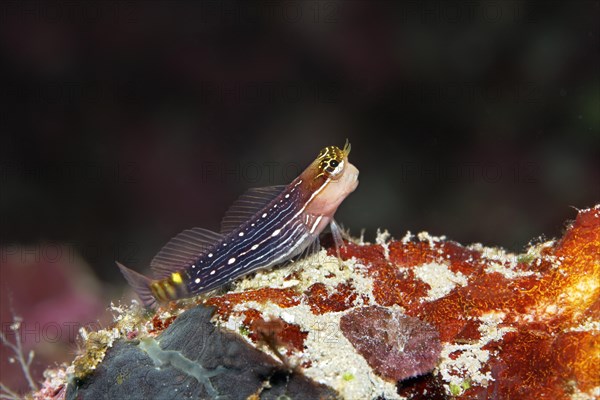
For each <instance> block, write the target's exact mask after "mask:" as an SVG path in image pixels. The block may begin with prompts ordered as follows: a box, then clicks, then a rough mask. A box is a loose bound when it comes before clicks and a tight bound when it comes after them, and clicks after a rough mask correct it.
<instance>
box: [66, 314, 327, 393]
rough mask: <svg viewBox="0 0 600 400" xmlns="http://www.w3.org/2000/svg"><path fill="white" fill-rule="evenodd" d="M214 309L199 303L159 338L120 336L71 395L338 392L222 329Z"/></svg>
mask: <svg viewBox="0 0 600 400" xmlns="http://www.w3.org/2000/svg"><path fill="white" fill-rule="evenodd" d="M212 313H213V309H212V308H208V307H204V306H198V307H195V308H193V309H191V310H188V311H186V312H184V313H183V314H181V315H180V316H179V317H178V318H177V319H176V320H175V322H173V324H171V326H169V328H167V329H166V330H165V331H164V332H163V333H162V334H161V335H160V336H159V337H158V338H157V339H156V340H154V339H152V338H145V339H142V340H141V341H137V342H128V341H122V340H121V341H116V342H115V344H114V345H113V347H112V348H110V349H109V350H108V351H107V353H106V356H105V358H104V360H103V362H102V363H101V364H100V365H98V367H97V368H96V370H95V371H94V372H93V373H92V374H91V375H90V376H88V377H86V378H85V379H84V380H82V381H79V382H73V383H71V384H70V385H69V387H68V389H67V396H66V399H67V400H76V399H77V400H79V399H81V400H85V399H94V400H95V399H111V400H112V399H175V400H179V399H181V400H183V399H223V400H225V399H227V400H237V399H246V398H248V397H249V396H251V395H253V394H257V393H260V398H261V399H278V398H279V399H285V398H286V397H287V398H291V399H295V398H301V399H335V398H337V397H338V396H337V392H335V391H334V390H333V389H331V388H330V387H328V386H325V385H322V384H318V383H316V382H314V381H312V380H311V379H309V378H307V377H306V376H304V375H302V374H301V373H298V372H290V371H288V370H287V369H286V368H285V367H284V366H282V364H281V363H280V362H279V361H276V360H274V359H273V358H272V357H270V356H268V355H267V354H265V353H263V352H261V351H259V350H257V349H255V348H254V347H252V346H250V345H248V344H247V343H246V342H245V341H244V340H243V339H242V338H241V337H239V336H238V335H237V334H234V333H232V332H228V331H224V330H220V329H218V328H217V327H215V326H214V325H213V324H212V323H211V322H210V318H211V316H212ZM265 387H266V388H265ZM261 388H263V389H262V390H261Z"/></svg>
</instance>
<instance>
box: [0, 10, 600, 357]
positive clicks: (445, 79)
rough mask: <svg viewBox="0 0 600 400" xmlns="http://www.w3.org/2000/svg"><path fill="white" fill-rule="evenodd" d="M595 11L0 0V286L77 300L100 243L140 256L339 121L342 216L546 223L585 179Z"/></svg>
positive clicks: (518, 230) (561, 215) (503, 227)
mask: <svg viewBox="0 0 600 400" xmlns="http://www.w3.org/2000/svg"><path fill="white" fill-rule="evenodd" d="M599 20H600V6H599V3H598V2H597V1H571V2H566V1H565V2H556V1H540V2H532V1H482V2H480V1H464V2H459V1H425V2H416V1H412V2H408V3H402V4H396V3H394V2H391V1H389V2H388V1H385V2H367V1H348V2H339V1H285V2H275V1H272V2H271V1H267V2H261V3H251V2H245V1H243V2H230V1H226V2H216V1H210V2H201V3H192V2H166V1H165V2H162V1H158V2H123V3H118V2H112V1H106V2H99V3H95V2H83V3H74V2H64V3H56V2H2V3H1V4H0V65H1V66H0V96H1V100H0V101H1V103H2V106H1V107H0V126H1V130H0V131H1V134H2V142H1V144H0V156H1V158H0V161H1V164H0V167H1V168H0V174H1V175H0V179H1V181H0V185H1V186H0V187H1V192H0V238H1V240H2V249H3V251H2V265H3V267H2V272H3V276H2V279H1V284H2V285H3V289H4V290H3V291H4V293H7V290H6V288H7V287H8V288H9V289H10V292H11V293H12V296H13V298H14V303H15V304H14V306H15V308H16V309H17V312H19V310H21V313H25V314H26V313H27V312H28V311H27V310H35V309H38V308H39V307H40V305H44V304H45V307H46V308H49V309H55V308H57V307H63V306H58V305H55V304H54V305H52V304H53V303H48V301H49V300H48V299H49V298H51V297H52V296H55V292H56V291H59V292H60V293H62V295H63V297H64V296H65V295H64V293H67V292H69V291H75V292H78V293H81V291H85V292H87V294H88V295H90V296H92V297H94V298H96V299H97V300H96V301H95V302H94V301H92V303H93V304H94V306H93V307H92V306H90V308H85V307H84V308H83V309H82V310H79V311H78V312H79V314H77V315H78V317H77V320H78V321H80V320H82V319H85V320H86V321H94V320H95V318H96V317H95V316H94V315H96V314H94V313H95V312H96V311H93V312H92V310H98V309H100V310H101V309H103V308H104V307H105V306H106V305H107V304H108V302H109V300H111V299H112V300H114V299H118V298H119V297H120V295H121V292H120V291H119V288H123V287H124V280H123V279H122V277H121V276H120V275H119V274H118V271H117V268H116V267H115V265H114V260H115V259H118V260H120V261H122V262H123V263H125V264H126V265H129V266H131V267H134V268H136V269H138V270H143V269H144V268H145V267H146V266H147V265H148V263H149V261H150V260H151V258H152V256H153V255H154V254H155V253H156V252H157V251H158V250H159V249H160V247H161V246H162V245H163V244H164V243H165V242H166V241H167V240H168V239H169V238H170V237H172V236H173V235H175V234H177V233H178V232H179V231H181V230H183V229H186V228H189V227H192V226H201V227H205V228H209V229H213V230H217V229H218V226H219V221H220V218H221V217H222V215H223V214H224V212H225V211H226V209H227V207H228V205H229V204H230V203H231V202H232V201H233V200H234V199H235V198H236V197H237V196H239V195H240V194H241V193H242V192H243V191H244V190H245V189H247V188H249V187H254V186H265V185H272V184H283V183H288V182H289V181H291V180H292V179H293V178H294V177H295V176H296V175H297V174H298V173H299V172H300V171H301V170H302V169H303V168H304V167H305V166H306V165H307V164H308V163H310V162H311V161H312V160H313V159H314V157H315V156H316V155H317V153H318V151H319V150H320V149H321V148H322V147H324V146H327V145H332V144H335V145H338V146H343V144H344V141H345V139H346V138H348V139H349V140H350V142H351V143H352V149H353V150H352V154H351V157H350V158H351V161H352V162H353V163H354V164H355V165H356V166H357V167H358V168H359V169H360V171H361V175H360V185H359V187H358V189H357V191H356V192H355V193H354V194H352V195H351V196H350V197H349V198H348V199H347V200H346V201H345V202H344V203H343V204H342V206H341V207H340V210H339V212H338V213H337V220H338V221H339V222H341V223H343V224H344V225H345V226H346V227H347V228H349V229H350V230H351V232H352V233H353V234H355V235H358V234H359V233H360V230H361V229H366V235H365V237H366V239H367V240H373V239H374V236H375V231H376V229H377V228H378V227H382V228H387V229H388V230H389V231H390V232H391V233H392V235H393V236H394V237H396V238H401V237H402V236H404V234H405V232H406V231H407V230H410V231H412V232H413V233H418V232H420V231H423V230H426V231H429V232H430V233H431V234H434V235H446V236H447V237H448V238H450V239H452V240H456V241H458V242H461V243H464V244H468V243H472V242H482V243H483V244H486V245H499V246H503V247H506V248H507V249H508V250H511V251H516V252H519V251H522V250H523V249H524V248H525V246H526V245H527V243H528V242H529V241H530V240H532V239H536V238H538V237H540V236H541V235H543V236H544V237H545V238H553V237H560V235H561V234H562V232H563V230H564V228H565V226H566V221H567V220H569V219H571V218H574V216H575V214H576V212H575V210H574V209H573V207H577V208H586V207H590V206H593V205H594V204H595V203H597V202H598V200H599V199H600V185H599V182H600V168H599V160H600V111H599V109H600V94H599V88H600V83H599V75H598V70H599V67H600V62H599V53H600V51H599V50H600V45H599V43H600V42H599V34H600V29H599V24H598V21H599ZM537 240H539V239H537ZM24 265H25V266H30V267H29V268H28V269H26V270H25V269H24V267H23V266H24ZM31 265H34V266H33V267H31ZM65 265H67V266H66V267H65ZM55 269H56V271H55ZM42 270H43V273H44V274H45V275H42V273H41V271H42ZM23 271H26V272H23ZM81 271H86V272H85V273H83V272H81ZM76 275H77V276H80V275H81V276H84V278H81V280H74V279H73V276H76ZM41 276H45V278H41ZM52 279H54V281H52ZM64 281H68V282H71V283H70V284H69V285H66V286H65V283H64ZM65 287H66V289H65ZM63 301H64V303H65V304H73V302H74V301H75V302H79V300H73V299H72V298H69V297H65V299H63ZM90 301H91V300H90ZM3 302H4V304H6V302H7V297H6V296H4V297H3ZM49 304H50V305H49ZM60 304H63V303H60ZM94 307H95V308H94ZM61 309H63V310H70V308H69V307H63V308H61ZM2 310H3V313H4V314H3V316H2V321H6V320H7V319H10V317H9V316H8V312H7V311H6V310H7V307H5V306H3V308H2ZM38 312H41V311H39V310H38ZM64 313H66V315H65V316H64V318H67V320H68V318H75V317H72V316H71V315H70V314H69V313H68V312H67V311H64ZM69 340H72V337H71V336H69ZM66 358H67V359H68V358H69V357H66Z"/></svg>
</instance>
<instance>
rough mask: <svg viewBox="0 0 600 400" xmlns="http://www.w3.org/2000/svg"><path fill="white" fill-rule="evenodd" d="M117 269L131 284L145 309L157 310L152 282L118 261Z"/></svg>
mask: <svg viewBox="0 0 600 400" xmlns="http://www.w3.org/2000/svg"><path fill="white" fill-rule="evenodd" d="M116 263H117V267H119V269H120V270H121V273H122V274H123V276H124V277H125V279H126V280H127V283H129V286H131V287H132V288H133V290H135V292H136V293H137V295H138V297H139V298H140V300H142V303H144V306H145V307H148V308H155V307H156V299H155V298H154V296H153V295H152V290H151V289H150V285H151V284H152V280H151V279H150V278H148V277H146V276H144V275H142V274H140V273H138V272H135V271H134V270H132V269H129V268H127V267H126V266H124V265H123V264H121V263H120V262H118V261H116Z"/></svg>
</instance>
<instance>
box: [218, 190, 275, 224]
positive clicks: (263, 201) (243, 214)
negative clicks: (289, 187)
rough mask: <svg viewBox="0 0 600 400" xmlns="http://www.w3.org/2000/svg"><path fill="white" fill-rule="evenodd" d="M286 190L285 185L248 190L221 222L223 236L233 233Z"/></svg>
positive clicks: (230, 208)
mask: <svg viewBox="0 0 600 400" xmlns="http://www.w3.org/2000/svg"><path fill="white" fill-rule="evenodd" d="M285 188H286V186H285V185H278V186H266V187H260V188H252V189H248V190H247V191H246V192H245V193H244V194H243V195H241V196H240V197H239V198H238V199H237V200H236V201H235V202H234V203H233V204H232V205H231V207H229V209H228V210H227V212H226V213H225V216H224V217H223V220H222V221H221V233H222V234H223V235H226V234H228V233H229V232H231V231H233V230H234V229H236V228H237V227H239V226H240V225H242V224H243V223H245V222H246V221H248V220H249V219H250V218H251V217H252V216H253V215H254V214H256V213H257V212H259V211H260V210H262V209H263V208H264V207H265V206H266V205H267V204H269V203H270V202H271V201H272V200H273V199H274V198H275V197H277V196H279V194H281V192H283V190H284V189H285Z"/></svg>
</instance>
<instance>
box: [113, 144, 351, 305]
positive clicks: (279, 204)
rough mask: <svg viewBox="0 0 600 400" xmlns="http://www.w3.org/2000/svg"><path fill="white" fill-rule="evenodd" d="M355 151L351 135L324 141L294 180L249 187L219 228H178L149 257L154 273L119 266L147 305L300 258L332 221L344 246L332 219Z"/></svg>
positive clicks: (202, 291)
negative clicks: (342, 142)
mask: <svg viewBox="0 0 600 400" xmlns="http://www.w3.org/2000/svg"><path fill="white" fill-rule="evenodd" d="M350 149H351V145H350V143H349V142H348V141H346V144H345V145H344V147H343V148H342V149H340V148H339V147H336V146H328V147H325V148H323V149H322V150H321V151H320V152H319V154H318V156H317V158H316V159H315V160H314V161H313V162H312V163H311V164H310V165H309V166H308V167H307V168H306V169H305V170H304V171H303V172H302V173H301V174H300V175H299V176H298V177H296V178H295V179H294V180H293V181H292V182H291V183H290V184H288V185H279V186H269V187H262V188H251V189H249V190H247V191H246V193H244V194H243V195H242V196H240V197H239V198H238V200H237V201H235V202H234V203H233V205H232V206H231V207H230V208H229V210H228V211H227V212H226V213H225V216H224V218H223V220H222V222H221V230H220V232H218V233H217V232H213V231H210V230H207V229H203V228H191V229H187V230H185V231H183V232H181V233H180V234H178V235H177V236H175V237H174V238H172V239H171V240H170V241H169V242H168V243H167V244H165V245H164V247H163V248H162V249H161V250H160V251H159V252H158V253H157V254H156V256H155V257H154V259H153V260H152V261H151V263H150V267H151V271H152V277H147V276H145V275H142V274H140V273H138V272H136V271H134V270H132V269H129V268H127V267H125V266H124V265H122V264H121V263H119V262H118V261H117V266H118V268H119V269H120V271H121V273H122V274H123V276H124V277H125V279H126V280H127V282H128V283H129V285H130V286H131V287H132V288H133V289H134V290H135V292H136V293H137V295H138V297H139V298H140V300H141V301H142V303H143V304H144V306H145V307H148V308H156V307H157V306H158V305H159V304H164V303H167V302H169V301H173V300H179V299H183V298H187V297H193V296H196V295H200V294H205V293H208V292H211V291H213V290H216V289H218V288H220V287H222V286H224V285H226V284H228V283H230V282H232V281H234V280H235V279H238V278H240V277H242V276H245V275H247V274H249V273H251V272H254V271H257V270H261V269H266V268H271V267H274V266H277V265H281V264H284V263H286V262H288V261H290V260H292V259H296V258H301V257H302V256H303V255H304V254H305V253H309V252H311V251H314V249H315V248H318V244H319V235H320V233H321V232H322V231H323V230H324V229H325V228H326V227H327V226H328V225H330V227H331V232H332V234H333V237H334V241H335V244H336V248H337V247H338V246H341V245H343V240H342V237H341V230H340V228H339V226H338V225H337V224H336V222H335V220H334V218H333V217H334V214H335V212H336V211H337V209H338V207H339V205H340V204H341V203H342V202H343V201H344V199H346V197H347V196H348V195H350V194H351V193H352V192H353V191H354V190H355V189H356V188H357V186H358V174H359V171H358V169H357V168H356V167H355V166H354V165H352V164H351V163H350V161H349V160H348V156H349V154H350ZM338 251H339V250H338Z"/></svg>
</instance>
